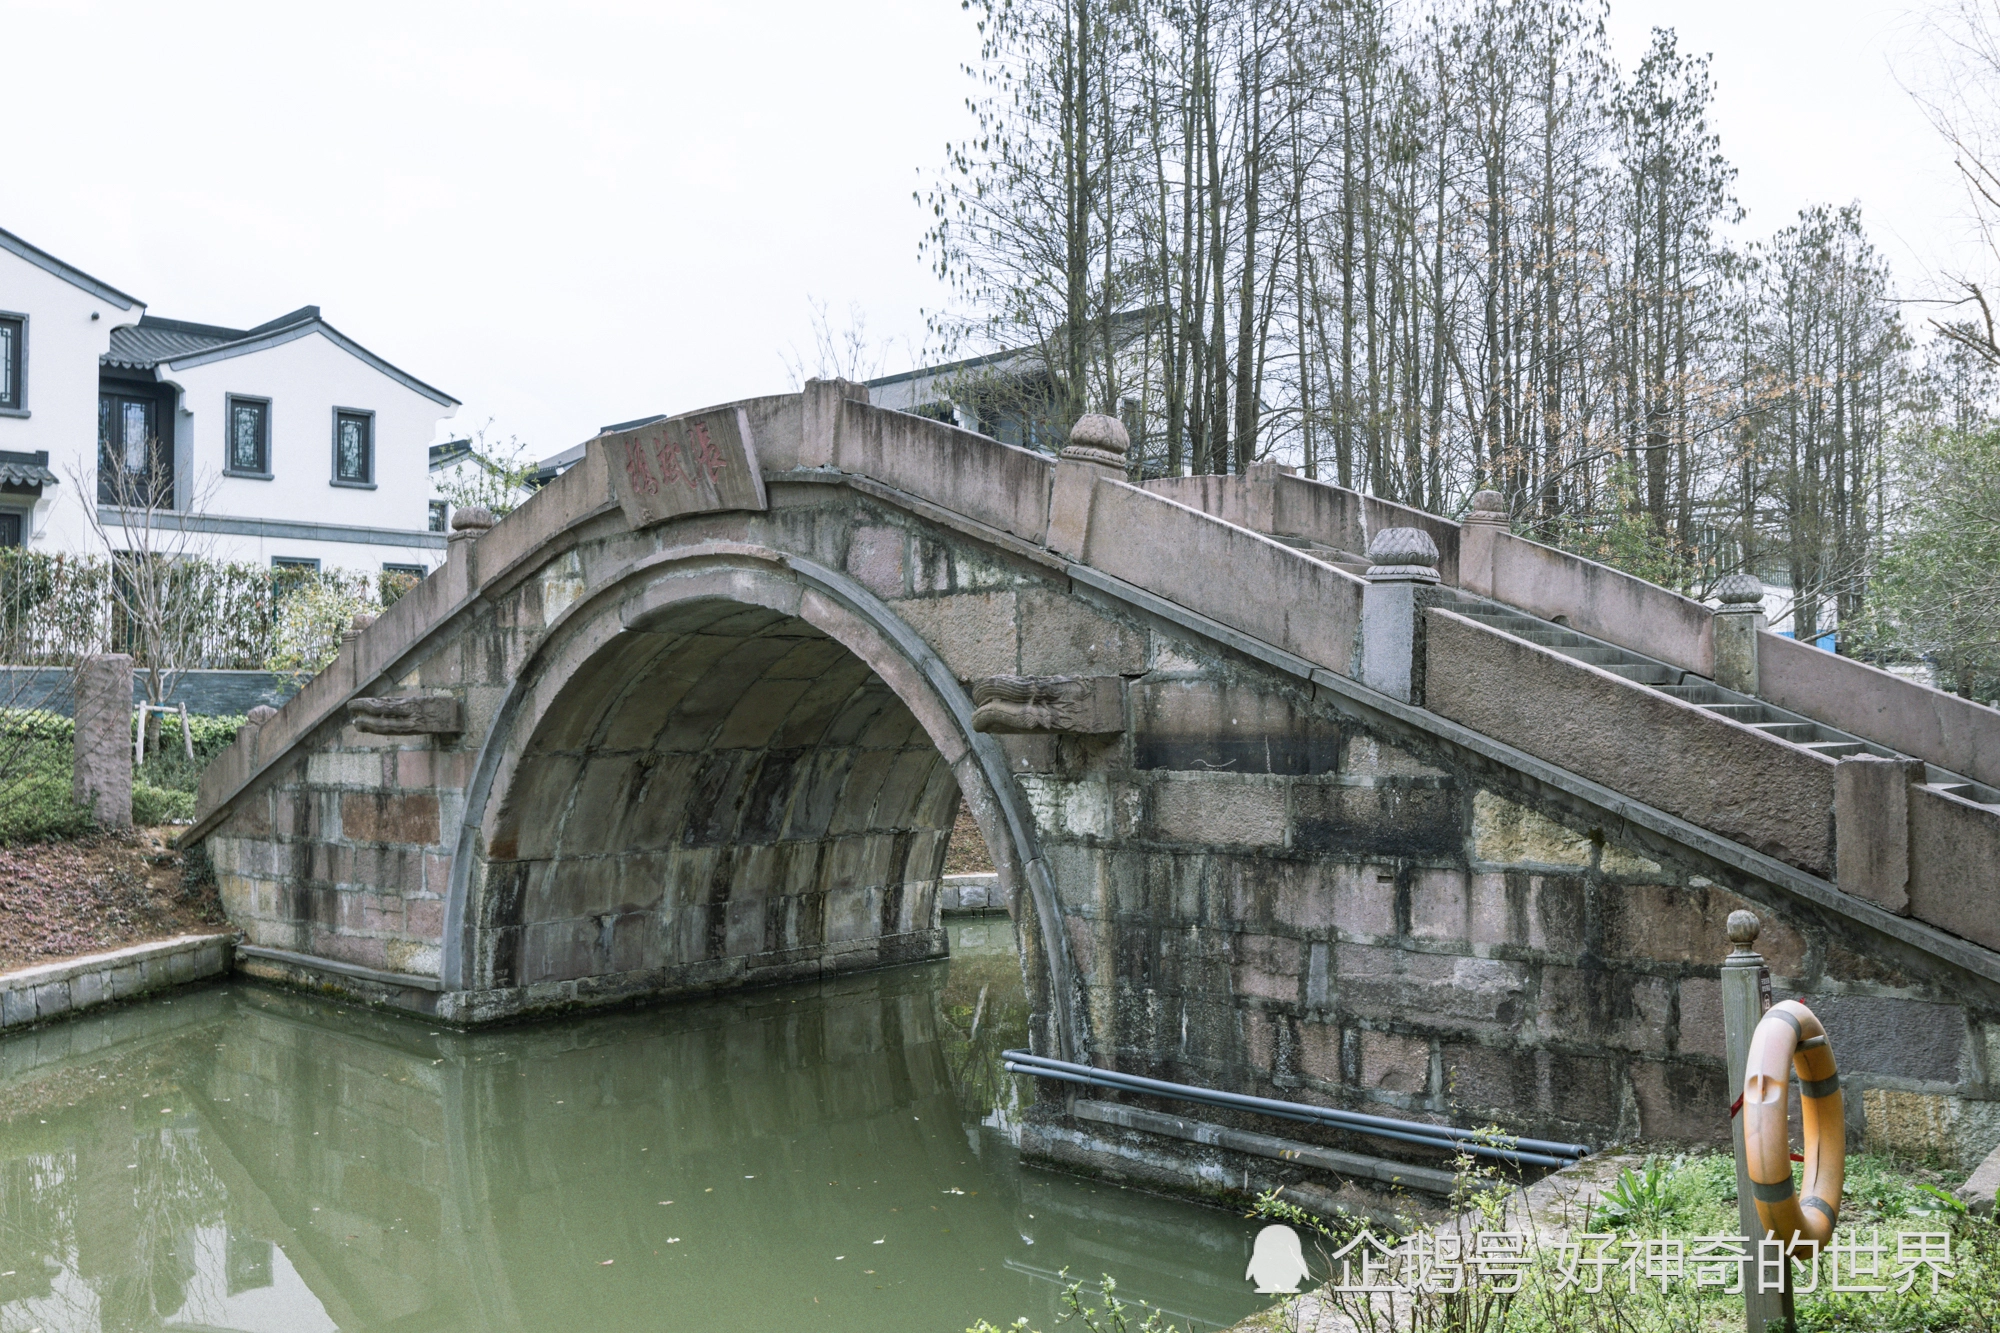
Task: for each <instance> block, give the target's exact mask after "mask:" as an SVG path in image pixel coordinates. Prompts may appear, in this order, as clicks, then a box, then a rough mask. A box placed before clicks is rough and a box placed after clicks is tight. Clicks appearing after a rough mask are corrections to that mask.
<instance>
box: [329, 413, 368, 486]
mask: <svg viewBox="0 0 2000 1333" xmlns="http://www.w3.org/2000/svg"><path fill="white" fill-rule="evenodd" d="M333 484H334V485H336V486H373V485H374V484H375V414H374V413H373V412H354V411H349V410H348V409H346V408H335V409H334V413H333Z"/></svg>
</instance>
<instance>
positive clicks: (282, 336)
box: [158, 319, 464, 407]
mask: <svg viewBox="0 0 2000 1333" xmlns="http://www.w3.org/2000/svg"><path fill="white" fill-rule="evenodd" d="M311 333H317V334H320V335H322V336H323V337H325V338H326V340H327V341H328V342H330V343H332V344H333V345H334V346H335V347H338V348H340V350H341V351H343V352H346V353H347V354H348V355H349V356H351V357H353V358H355V359H356V360H358V361H362V362H365V363H367V364H368V365H370V366H372V367H373V368H375V369H376V370H378V371H380V372H381V373H382V374H384V375H387V376H388V377H389V378H390V379H392V380H395V381H396V382H397V383H398V384H400V385H402V386H403V387H404V388H406V389H408V390H410V391H411V392H412V393H416V394H420V395H422V396H423V397H425V398H428V399H430V400H431V401H432V402H434V403H437V404H438V405H439V406H441V407H463V406H464V404H463V403H461V402H460V401H459V400H458V399H456V398H454V397H452V396H451V395H450V394H448V393H446V392H445V391H444V390H442V389H439V388H435V387H433V386H431V385H429V384H426V383H424V382H423V381H422V380H420V379H418V378H417V377H416V376H415V375H412V374H410V373H409V372H408V371H406V370H403V369H400V368H399V367H397V366H394V365H392V364H390V363H389V362H387V361H384V360H383V359H382V358H381V357H379V356H377V355H375V353H373V352H371V351H369V350H368V349H367V348H366V347H363V346H362V345H361V344H360V343H358V342H355V341H354V340H353V339H352V338H350V337H348V336H347V335H346V334H344V333H342V332H341V331H340V330H339V329H336V328H334V327H333V325H331V324H329V323H327V322H326V321H325V320H323V319H308V320H301V321H300V322H299V323H297V324H292V325H288V326H286V327H284V328H281V329H272V330H270V331H268V332H265V333H260V334H257V335H256V336H255V337H247V338H242V339H239V340H237V341H236V342H230V343H223V344H221V345H220V346H217V347H211V348H209V349H208V350H207V351H203V352H196V353H194V354H193V355H191V356H179V357H171V358H166V359H163V360H161V361H160V362H159V363H158V364H159V365H161V366H164V367H166V368H167V369H168V370H173V371H181V370H193V369H195V368H196V367H198V366H206V365H209V364H211V363H213V362H216V361H228V360H230V359H232V358H234V357H239V356H248V355H249V354H250V353H252V352H264V351H269V350H270V349H271V348H274V347H282V346H284V345H285V344H286V343H289V342H296V341H298V340H299V339H300V338H303V337H305V336H306V335H307V334H311Z"/></svg>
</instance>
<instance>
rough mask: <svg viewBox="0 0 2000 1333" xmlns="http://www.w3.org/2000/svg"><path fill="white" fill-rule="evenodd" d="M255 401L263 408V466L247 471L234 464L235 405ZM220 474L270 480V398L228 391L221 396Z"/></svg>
mask: <svg viewBox="0 0 2000 1333" xmlns="http://www.w3.org/2000/svg"><path fill="white" fill-rule="evenodd" d="M238 403H255V404H256V405H257V406H259V407H261V408H263V409H264V447H263V454H264V467H263V470H262V471H256V472H253V471H248V470H246V469H243V468H239V467H237V466H236V405H237V404H238ZM222 475H223V476H225V477H241V478H243V479H244V480H245V481H270V480H271V479H272V477H273V476H274V475H275V474H274V472H273V470H272V467H271V400H270V399H269V398H260V397H258V396H257V395H256V394H251V393H230V394H224V395H223V396H222Z"/></svg>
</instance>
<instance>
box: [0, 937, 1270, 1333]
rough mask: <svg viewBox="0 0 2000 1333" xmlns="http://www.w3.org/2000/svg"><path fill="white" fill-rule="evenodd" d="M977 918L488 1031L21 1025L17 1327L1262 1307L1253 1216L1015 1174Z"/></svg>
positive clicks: (0, 1128) (694, 1321)
mask: <svg viewBox="0 0 2000 1333" xmlns="http://www.w3.org/2000/svg"><path fill="white" fill-rule="evenodd" d="M955 934H956V935H957V938H955V939H954V942H953V943H954V948H953V954H954V956H953V959H952V960H951V961H950V962H948V963H936V964H921V965H917V966H912V967H906V968H900V969H896V970H893V971H885V972H877V973H872V974H867V975H860V976H853V977H847V978H842V979H839V980H836V981H832V982H828V983H824V984H820V985H812V986H795V987H787V988H782V989H776V990H768V991H760V992H755V993H749V994H742V995H737V996H734V997H730V998H725V999H719V1000H712V1001H705V1002H700V1003H692V1004H682V1005H675V1006H668V1007H660V1008H654V1009H647V1010H640V1011H634V1012H628V1013H623V1014H610V1015H597V1016H592V1017H588V1018H583V1019H578V1020H575V1021H572V1022H567V1023H560V1024H555V1023H544V1024H539V1025H534V1026H523V1027H518V1028H512V1029H505V1028H503V1029H495V1030H486V1031H481V1032H478V1033H475V1034H471V1035H466V1034H461V1033H456V1032H451V1031H445V1030H439V1029H435V1028H430V1027H427V1026H426V1025H424V1024H422V1023H420V1022H414V1021H411V1020H407V1019H404V1018H400V1017H392V1016H387V1015H381V1014H375V1013H370V1012H367V1011H363V1010H359V1009H354V1008H349V1007H345V1006H337V1005H333V1004H328V1003H323V1002H318V1001H314V1000H310V999H306V998H302V997H300V996H297V995H294V994H290V993H286V992H280V991H275V990H268V989H264V988H261V987H255V986H228V987H217V988H214V989H210V990H206V991H199V992H191V993H184V994H182V995H180V996H178V997H176V998H175V999H173V1000H172V1001H171V1002H165V1003H155V1004H151V1005H146V1006H141V1007H135V1008H131V1009H127V1010H123V1011H120V1012H115V1013H112V1014H108V1015H106V1016H103V1017H101V1018H97V1019H86V1020H81V1021H78V1022H73V1023H69V1024H64V1025H58V1026H56V1027H52V1028H49V1029H45V1030H42V1031H39V1032H31V1033H26V1034H22V1035H20V1036H16V1037H12V1038H8V1039H6V1040H4V1041H0V1274H4V1276H0V1330H7V1333H17V1331H19V1333H25V1331H26V1330H29V1329H40V1330H43V1333H72V1331H74V1330H114V1329H115V1330H125V1329H149V1328H178V1329H204V1328H207V1329H240V1330H249V1331H254V1333H261V1331H262V1330H271V1331H272V1333H278V1331H279V1330H283V1331H284V1333H312V1331H315V1330H333V1329H339V1330H343V1331H344V1333H364V1331H374V1330H391V1329H393V1330H399V1331H400V1330H411V1331H413V1333H414V1331H415V1330H441V1331H442V1330H480V1331H482V1333H483V1331H486V1330H517V1329H518V1330H531V1329H532V1330H537V1331H538V1333H539V1331H540V1330H547V1329H558V1328H567V1329H586V1330H590V1333H611V1331H612V1330H619V1329H628V1328H629V1329H646V1330H649V1331H652V1333H658V1331H659V1330H669V1331H671V1330H680V1329H689V1330H694V1329H699V1330H702V1331H703V1333H708V1331H709V1330H715V1329H724V1328H754V1327H763V1328H789V1327H811V1328H827V1329H835V1330H848V1329H852V1330H857V1333H858V1331H859V1330H864V1329H866V1330H871V1331H872V1330H899V1329H910V1330H924V1333H938V1331H939V1330H947V1331H949V1330H957V1329H962V1328H964V1327H965V1326H966V1325H967V1324H968V1323H970V1322H971V1321H972V1320H973V1319H974V1318H976V1317H979V1316H985V1317H988V1318H992V1319H994V1320H995V1321H996V1322H1005V1321H1011V1320H1012V1319H1013V1318H1014V1317H1015V1316H1016V1315H1020V1314H1027V1315H1029V1316H1030V1317H1031V1318H1032V1319H1033V1320H1034V1321H1035V1322H1036V1323H1037V1324H1038V1325H1040V1326H1043V1327H1047V1326H1048V1324H1049V1323H1050V1322H1052V1315H1053V1313H1054V1310H1055V1307H1056V1304H1057V1285H1056V1283H1055V1282H1054V1280H1053V1276H1054V1273H1055V1272H1056V1270H1059V1269H1061V1268H1062V1267H1063V1266H1064V1265H1068V1266H1069V1267H1070V1268H1071V1269H1072V1270H1073V1271H1075V1272H1077V1273H1079V1274H1091V1275H1093V1276H1094V1275H1095V1274H1097V1273H1100V1272H1107V1271H1108V1272H1110V1273H1112V1274H1113V1275H1114V1276H1116V1277H1117V1278H1118V1279H1119V1282H1120V1290H1121V1294H1124V1295H1128V1296H1132V1295H1136V1296H1142V1297H1145V1298H1147V1299H1149V1300H1152V1301H1155V1302H1157V1303H1160V1304H1163V1305H1165V1306H1167V1307H1168V1308H1170V1309H1172V1310H1174V1311H1176V1312H1177V1313H1179V1314H1180V1315H1181V1316H1182V1318H1183V1320H1187V1319H1193V1320H1196V1321H1198V1324H1199V1326H1201V1327H1216V1326H1220V1325H1224V1324H1227V1323H1229V1322H1231V1321H1233V1320H1234V1319H1237V1318H1240V1317H1241V1316H1242V1315H1244V1314H1246V1313H1248V1312H1249V1311H1250V1310H1252V1309H1254V1308H1255V1307H1256V1305H1257V1304H1258V1302H1257V1300H1256V1298H1255V1297H1254V1296H1253V1295H1252V1294H1251V1293H1250V1290H1249V1284H1248V1283H1246V1282H1245V1281H1244V1280H1243V1269H1244V1264H1245V1263H1246V1262H1247V1258H1248V1249H1249V1239H1250V1237H1251V1235H1252V1233H1253V1231H1254V1227H1253V1226H1252V1225H1251V1224H1250V1223H1248V1222H1246V1221H1244V1220H1242V1219H1240V1218H1237V1217H1233V1216H1230V1215H1228V1214H1224V1213H1218V1212H1209V1211H1206V1210H1202V1209H1197V1208H1193V1207H1190V1206H1186V1205H1182V1204H1177V1203H1172V1202H1169V1201H1166V1200H1161V1199H1155V1198H1152V1197H1149V1196H1145V1195H1139V1194H1133V1193H1129V1192H1123V1191H1118V1190H1115V1189H1112V1188H1110V1187H1108V1186H1102V1185H1099V1186H1092V1185H1090V1184H1088V1183H1085V1182H1082V1181H1078V1180H1073V1179H1070V1178H1066V1177H1060V1176H1054V1175H1048V1174H1044V1173H1040V1172H1032V1171H1023V1170H1021V1169H1020V1168H1019V1167H1018V1166H1017V1165H1016V1164H1015V1160H1014V1154H1013V1152H1012V1149H1011V1146H1010V1144H1009V1139H1008V1134H1009V1130H1010V1128H1011V1125H1012V1123H1013V1116H1014V1113H1015V1111H1016V1110H1017V1109H1018V1101H1017V1098H1018V1096H1019V1093H1018V1091H1017V1089H1016V1085H1015V1083H1014V1081H1013V1080H1012V1079H1010V1078H1009V1077H1008V1076H1007V1075H1005V1074H1003V1073H1001V1072H999V1069H998V1059H997V1056H998V1053H999V1051H1000V1050H1001V1049H1002V1048H1003V1047H1005V1046H1006V1045H1008V1044H1010V1043H1018V1042H1021V1041H1023V1039H1024V1038H1025V1035H1026V1033H1025V1027H1026V1022H1027V1015H1026V1007H1025V1004H1024V1002H1023V998H1022V994H1021V982H1020V970H1019V965H1018V963H1017V962H1016V960H1015V957H1014V955H1013V953H1012V948H1011V944H1012V941H1011V935H1012V932H1011V930H1010V929H1009V928H1008V927H1007V924H1006V922H1005V921H1004V919H1000V920H996V921H995V922H994V923H993V924H992V925H983V924H978V923H970V924H967V925H963V926H959V927H956V928H955ZM982 934H985V935H989V936H991V937H992V938H993V939H994V940H995V941H996V943H997V942H1000V941H1004V942H1005V945H1006V947H1005V948H994V949H990V950H982V949H981V948H980V947H979V945H980V936H981V935H982ZM669 1200H670V1201H671V1202H666V1201H669ZM606 1261H610V1262H608V1263H607V1262H606Z"/></svg>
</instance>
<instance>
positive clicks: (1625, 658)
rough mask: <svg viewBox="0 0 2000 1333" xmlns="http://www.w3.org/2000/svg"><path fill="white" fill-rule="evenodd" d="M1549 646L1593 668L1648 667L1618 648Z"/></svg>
mask: <svg viewBox="0 0 2000 1333" xmlns="http://www.w3.org/2000/svg"><path fill="white" fill-rule="evenodd" d="M1549 646H1550V647H1552V648H1554V649H1555V650H1556V651H1557V652H1559V653H1561V654H1562V655H1563V656H1564V657H1567V658H1571V659H1573V660H1575V661H1578V662H1588V663H1590V664H1591V665H1592V666H1601V667H1606V668H1610V667H1614V666H1643V665H1648V664H1646V663H1640V662H1634V661H1633V660H1632V654H1630V653H1627V652H1621V651H1619V650H1618V649H1616V648H1605V647H1603V646H1601V645H1599V644H1595V643H1577V644H1550V645H1549Z"/></svg>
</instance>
